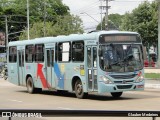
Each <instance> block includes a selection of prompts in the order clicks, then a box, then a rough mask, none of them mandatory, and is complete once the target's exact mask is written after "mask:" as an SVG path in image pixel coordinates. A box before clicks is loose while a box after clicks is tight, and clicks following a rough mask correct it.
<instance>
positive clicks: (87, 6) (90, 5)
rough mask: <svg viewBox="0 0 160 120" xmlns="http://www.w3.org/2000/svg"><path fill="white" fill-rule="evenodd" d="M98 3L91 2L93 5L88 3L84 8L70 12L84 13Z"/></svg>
mask: <svg viewBox="0 0 160 120" xmlns="http://www.w3.org/2000/svg"><path fill="white" fill-rule="evenodd" d="M98 2H99V1H96V2H93V3H89V4H87V5H86V6H84V7H82V8H80V9H77V10H75V11H72V12H73V13H80V12H82V11H83V12H85V11H86V10H88V9H91V7H92V6H95V5H97V3H98Z"/></svg>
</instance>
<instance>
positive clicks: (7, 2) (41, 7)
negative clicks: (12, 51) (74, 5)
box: [0, 0, 82, 41]
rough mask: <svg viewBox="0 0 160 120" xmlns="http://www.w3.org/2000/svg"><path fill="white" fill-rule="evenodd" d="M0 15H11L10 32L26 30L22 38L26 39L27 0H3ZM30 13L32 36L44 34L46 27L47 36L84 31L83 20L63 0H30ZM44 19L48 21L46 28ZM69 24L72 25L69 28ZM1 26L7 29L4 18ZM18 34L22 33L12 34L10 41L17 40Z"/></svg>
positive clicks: (9, 21)
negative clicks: (70, 10) (71, 12)
mask: <svg viewBox="0 0 160 120" xmlns="http://www.w3.org/2000/svg"><path fill="white" fill-rule="evenodd" d="M0 15H9V17H8V28H9V29H8V31H9V33H13V32H18V31H22V30H24V32H23V33H21V36H20V38H21V39H26V37H25V36H26V31H25V30H26V28H27V17H26V16H27V0H1V4H0ZM13 15H16V16H13ZM17 15H18V16H17ZM29 15H30V18H29V19H30V27H31V28H30V35H31V36H30V37H31V38H35V37H42V36H44V30H45V29H46V30H45V33H46V34H45V36H57V35H60V34H70V33H78V32H82V28H81V23H82V21H81V20H80V18H78V17H76V16H72V15H70V12H69V7H68V6H66V5H64V4H63V3H62V0H29ZM59 16H61V17H59ZM67 16H68V17H67ZM2 21H3V23H2ZM13 21H14V22H13ZM15 21H16V22H19V23H16V22H15ZM44 21H45V23H46V24H45V25H46V27H45V28H44ZM67 22H68V23H67ZM59 23H61V24H59ZM12 26H14V27H12ZM68 26H72V27H71V28H70V29H69V27H68ZM0 27H1V29H2V31H5V24H4V18H0ZM34 33H36V34H34ZM17 35H18V36H19V35H20V34H16V35H10V36H9V41H11V39H13V40H17V38H18V37H17Z"/></svg>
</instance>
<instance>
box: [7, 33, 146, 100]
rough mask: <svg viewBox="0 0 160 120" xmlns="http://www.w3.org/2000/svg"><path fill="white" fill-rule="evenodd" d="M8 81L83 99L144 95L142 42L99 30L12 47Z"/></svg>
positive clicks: (131, 35) (31, 89)
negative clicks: (108, 94)
mask: <svg viewBox="0 0 160 120" xmlns="http://www.w3.org/2000/svg"><path fill="white" fill-rule="evenodd" d="M7 55H8V57H7V63H8V80H9V81H10V82H11V83H13V84H16V85H19V86H25V87H26V88H27V91H28V92H29V93H35V92H41V91H42V90H51V91H63V90H64V91H68V92H72V93H75V96H76V97H77V98H80V99H81V98H85V97H86V96H87V95H88V94H90V93H92V94H106V93H111V95H112V96H113V97H115V98H118V97H120V96H121V95H122V93H123V92H125V91H140V90H144V66H143V65H144V63H143V61H144V59H143V47H142V41H141V37H140V35H139V34H138V33H136V32H125V31H97V32H91V33H84V34H71V35H67V36H57V37H43V38H35V39H32V40H23V41H14V42H9V45H8V54H7Z"/></svg>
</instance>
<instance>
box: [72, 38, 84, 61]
mask: <svg viewBox="0 0 160 120" xmlns="http://www.w3.org/2000/svg"><path fill="white" fill-rule="evenodd" d="M72 60H73V61H81V62H83V61H84V42H83V41H77V42H73V43H72Z"/></svg>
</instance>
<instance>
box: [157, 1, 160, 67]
mask: <svg viewBox="0 0 160 120" xmlns="http://www.w3.org/2000/svg"><path fill="white" fill-rule="evenodd" d="M157 2H158V61H157V65H158V67H159V68H160V1H159V0H157Z"/></svg>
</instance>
